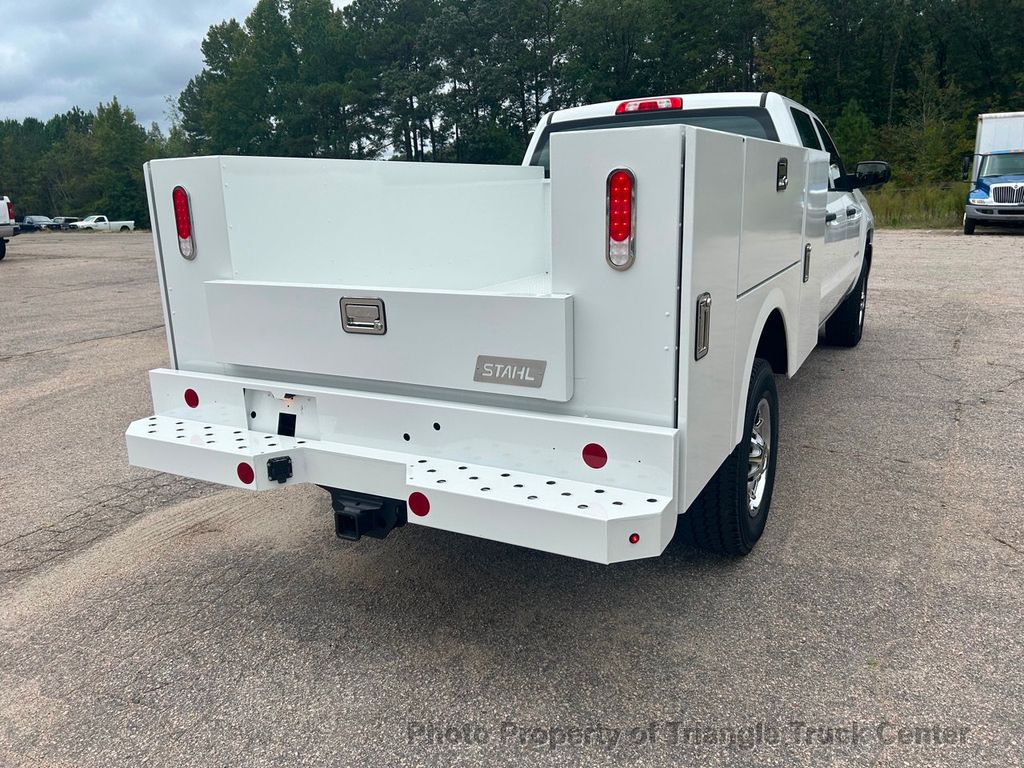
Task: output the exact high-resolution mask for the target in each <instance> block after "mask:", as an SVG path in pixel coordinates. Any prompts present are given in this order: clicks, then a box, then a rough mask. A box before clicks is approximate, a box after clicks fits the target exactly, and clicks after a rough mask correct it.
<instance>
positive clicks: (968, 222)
mask: <svg viewBox="0 0 1024 768" xmlns="http://www.w3.org/2000/svg"><path fill="white" fill-rule="evenodd" d="M964 234H965V235H973V234H974V219H968V218H967V214H966V213H965V214H964Z"/></svg>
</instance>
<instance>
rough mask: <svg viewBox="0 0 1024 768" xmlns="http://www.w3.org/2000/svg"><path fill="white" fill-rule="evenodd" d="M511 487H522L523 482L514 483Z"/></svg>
mask: <svg viewBox="0 0 1024 768" xmlns="http://www.w3.org/2000/svg"><path fill="white" fill-rule="evenodd" d="M512 487H513V488H522V487H523V484H522V483H516V484H515V485H513V486H512Z"/></svg>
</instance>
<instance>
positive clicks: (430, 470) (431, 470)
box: [427, 469, 437, 472]
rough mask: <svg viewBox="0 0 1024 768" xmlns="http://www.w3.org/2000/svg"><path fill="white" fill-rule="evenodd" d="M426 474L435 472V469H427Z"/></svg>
mask: <svg viewBox="0 0 1024 768" xmlns="http://www.w3.org/2000/svg"><path fill="white" fill-rule="evenodd" d="M427 472H437V470H436V469H428V470H427Z"/></svg>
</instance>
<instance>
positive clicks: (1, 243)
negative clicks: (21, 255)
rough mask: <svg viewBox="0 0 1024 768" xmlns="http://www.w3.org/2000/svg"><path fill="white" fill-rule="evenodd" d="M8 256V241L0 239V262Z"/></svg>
mask: <svg viewBox="0 0 1024 768" xmlns="http://www.w3.org/2000/svg"><path fill="white" fill-rule="evenodd" d="M6 255H7V241H6V240H4V239H3V238H0V261H3V260H4V256H6Z"/></svg>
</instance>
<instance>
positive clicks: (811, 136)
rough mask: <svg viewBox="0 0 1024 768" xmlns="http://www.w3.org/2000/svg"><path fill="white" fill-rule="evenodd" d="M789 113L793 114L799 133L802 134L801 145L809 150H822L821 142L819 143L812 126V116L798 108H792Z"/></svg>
mask: <svg viewBox="0 0 1024 768" xmlns="http://www.w3.org/2000/svg"><path fill="white" fill-rule="evenodd" d="M789 111H790V112H792V113H793V122H794V123H796V130H797V133H799V134H800V143H801V144H803V145H804V146H805V147H807V148H808V149H821V142H819V141H818V135H817V134H816V133H815V132H814V126H813V125H811V116H810V115H808V114H807V113H806V112H804V111H803V110H802V109H797V108H796V107H790V108H789Z"/></svg>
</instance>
